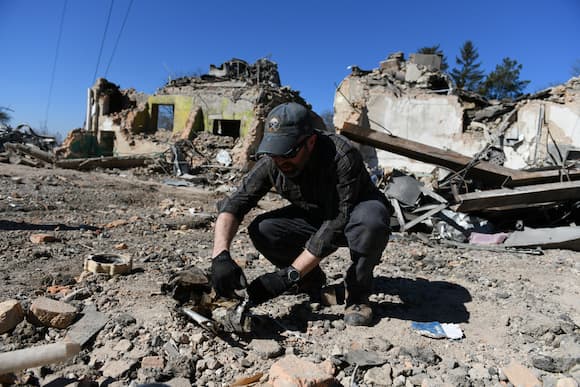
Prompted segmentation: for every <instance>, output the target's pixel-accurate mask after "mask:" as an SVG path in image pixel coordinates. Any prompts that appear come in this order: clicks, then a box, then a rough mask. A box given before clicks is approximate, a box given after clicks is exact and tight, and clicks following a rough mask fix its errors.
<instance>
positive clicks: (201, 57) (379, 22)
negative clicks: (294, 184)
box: [0, 0, 580, 134]
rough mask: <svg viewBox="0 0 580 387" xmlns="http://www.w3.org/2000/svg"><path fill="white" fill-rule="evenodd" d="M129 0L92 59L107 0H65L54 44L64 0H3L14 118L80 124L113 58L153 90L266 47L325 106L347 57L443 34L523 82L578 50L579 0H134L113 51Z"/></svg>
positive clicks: (540, 78) (373, 60)
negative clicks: (514, 66)
mask: <svg viewBox="0 0 580 387" xmlns="http://www.w3.org/2000/svg"><path fill="white" fill-rule="evenodd" d="M130 2H131V0H114V2H113V3H112V4H113V7H112V11H111V18H110V21H109V26H108V31H107V34H106V35H105V40H104V43H103V49H102V54H101V58H100V60H99V51H100V47H101V42H102V38H103V34H104V31H105V25H106V20H107V15H108V13H109V8H110V5H111V0H92V1H90V0H68V2H67V3H66V8H65V12H64V22H63V23H62V35H61V40H60V45H59V46H58V56H57V55H56V52H57V42H58V36H59V30H60V26H61V23H60V21H61V15H62V12H63V6H64V5H65V0H51V1H47V0H0V47H1V53H2V54H1V60H0V106H4V107H7V108H9V109H11V110H13V111H12V112H10V114H11V115H12V121H11V123H12V125H13V126H16V125H17V124H19V123H24V122H26V123H29V124H30V125H31V126H32V127H33V128H41V127H43V126H44V123H45V122H46V124H47V125H46V127H47V128H48V131H49V132H51V133H56V132H59V133H63V134H66V133H67V132H69V131H70V130H71V129H73V128H76V127H81V126H82V125H83V122H84V116H85V104H86V89H87V88H88V87H90V86H91V85H92V84H93V82H94V74H95V69H97V76H104V75H105V71H106V68H107V65H108V64H109V63H110V66H109V70H108V72H107V74H106V77H107V79H109V80H110V81H111V82H114V83H116V84H118V85H120V86H121V88H131V87H132V88H135V89H137V90H138V91H142V92H146V93H153V92H154V91H155V90H156V89H157V88H159V87H161V86H162V85H163V84H164V83H165V82H166V81H167V80H168V79H169V78H170V77H171V78H175V77H178V76H182V75H185V74H191V73H193V72H197V71H200V70H201V71H202V72H203V73H206V72H207V71H208V69H209V65H210V64H216V65H219V64H221V63H222V62H224V61H227V60H229V59H231V58H234V57H235V58H240V59H244V60H246V61H248V62H250V63H253V62H255V61H256V60H257V59H259V58H262V57H269V58H270V59H271V60H273V61H274V62H276V63H278V66H279V71H280V77H281V80H282V83H283V84H284V85H289V86H291V87H292V88H293V89H296V90H299V91H300V92H301V95H302V96H303V97H304V98H305V99H306V100H307V101H308V102H309V103H310V104H312V106H313V108H314V110H316V111H318V112H322V111H324V110H328V109H332V104H333V99H334V87H335V84H338V83H339V82H340V81H341V80H342V79H343V78H344V77H345V76H346V75H348V74H349V70H347V66H349V65H358V66H359V67H361V68H363V69H372V68H376V67H378V66H379V62H380V61H381V60H384V59H385V58H386V57H387V55H388V54H389V53H392V52H396V51H403V52H404V53H405V57H408V55H409V54H410V53H413V52H415V51H416V50H417V49H418V48H419V47H423V46H432V45H435V44H439V45H440V47H441V49H442V50H443V51H444V52H445V54H446V56H447V62H448V63H449V65H450V67H451V68H453V66H454V65H455V57H456V56H457V55H459V49H460V47H461V45H462V44H463V43H464V42H465V41H466V40H468V39H469V40H471V41H473V43H474V45H475V47H476V48H477V50H478V52H479V55H480V58H479V59H480V61H481V62H482V66H483V69H484V70H485V71H486V72H489V71H491V70H493V69H494V68H495V66H496V65H497V64H499V63H501V60H502V58H504V57H506V56H509V57H510V58H512V59H516V60H517V61H518V63H521V64H522V65H523V69H522V72H521V79H526V80H530V81H531V83H530V84H529V86H528V88H527V90H526V91H527V92H534V91H537V90H540V89H543V88H545V87H548V86H551V85H554V84H558V83H563V82H565V81H567V80H568V79H569V78H570V77H571V75H572V74H571V70H572V67H573V65H574V64H575V63H576V61H577V60H580V1H579V0H551V1H540V0H529V1H516V0H502V1H499V0H486V1H476V0H474V1H460V0H456V1H451V0H449V1H445V0H441V1H423V0H415V1H387V0H382V1H379V0H377V1H364V0H359V1H342V0H335V1H328V2H327V1H324V2H323V1H313V0H310V1H303V0H293V1H285V2H284V1H230V0H222V1H200V2H198V1H185V0H184V1H177V0H164V1H153V0H134V1H133V2H132V5H131V8H130V13H129V15H128V18H127V21H126V24H125V27H124V30H123V33H122V34H121V35H120V38H119V41H118V46H117V49H116V51H115V52H114V55H113V49H114V46H115V42H116V41H117V37H118V36H119V31H120V29H121V25H122V22H123V19H124V16H125V13H126V10H127V8H128V6H129V4H130ZM55 58H56V60H55ZM55 63H56V66H54V64H55ZM97 64H99V65H98V66H97ZM53 73H54V77H52V74H53ZM51 79H53V82H52V85H53V86H52V88H51V87H50V85H51ZM49 95H50V98H49ZM47 112H48V114H47Z"/></svg>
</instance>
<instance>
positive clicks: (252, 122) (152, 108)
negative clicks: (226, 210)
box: [65, 59, 306, 166]
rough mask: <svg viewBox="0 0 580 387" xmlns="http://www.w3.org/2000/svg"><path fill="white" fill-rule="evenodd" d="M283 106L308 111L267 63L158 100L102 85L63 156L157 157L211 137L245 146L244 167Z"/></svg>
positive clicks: (238, 155)
mask: <svg viewBox="0 0 580 387" xmlns="http://www.w3.org/2000/svg"><path fill="white" fill-rule="evenodd" d="M284 102H298V103H301V104H304V105H306V102H305V101H304V100H303V99H302V98H301V97H300V95H299V93H298V92H297V91H294V90H292V89H290V88H289V87H283V86H281V83H280V76H279V73H278V66H277V64H276V63H274V62H272V61H270V60H268V59H259V60H258V61H256V63H254V64H253V65H251V64H248V63H247V62H245V61H243V60H241V59H232V60H230V61H228V62H225V63H223V64H222V65H220V66H214V65H211V66H210V70H209V73H208V74H205V75H201V76H191V77H182V78H178V79H174V80H170V81H169V82H168V83H167V84H165V85H164V86H163V87H161V88H160V89H158V90H157V91H156V92H155V93H154V94H152V95H146V94H143V93H138V92H136V91H135V90H133V89H126V90H123V89H120V88H119V86H117V85H115V84H113V83H111V82H109V81H107V80H106V79H103V78H100V79H98V80H97V81H96V83H95V85H94V86H93V87H92V88H90V89H88V94H87V116H86V123H85V128H84V129H85V130H84V131H82V130H79V131H76V132H73V133H71V135H69V139H67V141H66V147H65V149H67V150H68V151H72V152H73V153H74V152H75V149H77V150H79V151H84V153H87V151H89V153H92V155H128V154H151V153H156V152H163V151H165V150H166V149H167V148H168V146H169V144H171V143H174V142H175V141H176V140H180V139H182V140H183V139H191V138H192V137H193V136H194V135H195V133H196V132H202V131H206V132H211V133H213V134H215V135H220V136H229V137H233V138H236V139H237V138H241V139H242V141H238V142H237V143H236V147H237V149H236V150H235V151H234V153H235V155H234V159H235V160H236V162H237V165H239V166H243V165H244V164H245V163H246V162H247V161H248V157H249V155H251V154H252V153H253V152H254V150H255V148H256V147H257V144H258V143H259V140H260V139H261V134H262V122H263V119H264V118H265V115H266V114H267V113H268V111H269V110H270V109H271V108H272V107H273V106H275V105H277V104H280V103H284ZM87 136H89V137H90V138H92V139H94V141H87ZM75 143H77V146H75V145H74V144H75ZM79 145H80V146H79ZM81 153H82V152H81ZM85 156H86V154H85ZM73 157H74V156H73ZM77 157H78V156H77Z"/></svg>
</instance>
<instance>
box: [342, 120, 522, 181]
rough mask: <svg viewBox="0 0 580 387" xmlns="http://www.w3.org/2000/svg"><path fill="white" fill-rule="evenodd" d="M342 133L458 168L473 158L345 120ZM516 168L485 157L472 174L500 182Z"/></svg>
mask: <svg viewBox="0 0 580 387" xmlns="http://www.w3.org/2000/svg"><path fill="white" fill-rule="evenodd" d="M340 134H342V135H344V136H345V137H347V138H350V139H351V140H354V141H357V142H360V143H363V144H368V145H371V146H374V147H376V148H379V149H382V150H386V151H388V152H392V153H396V154H398V155H401V156H406V157H409V158H411V159H413V160H417V161H422V162H425V163H429V164H435V165H440V166H442V167H445V168H448V169H451V170H452V171H456V172H457V171H460V170H461V169H463V168H464V167H465V166H466V165H467V164H469V163H470V162H471V161H472V159H471V157H467V156H464V155H462V154H460V153H457V152H453V151H447V150H444V149H440V148H436V147H434V146H430V145H425V144H421V143H419V142H416V141H412V140H408V139H405V138H402V137H396V136H392V135H389V134H387V133H384V132H378V131H376V130H371V129H366V128H362V127H360V126H357V125H354V124H351V123H350V122H345V123H344V125H343V127H342V130H341V131H340ZM513 172H514V170H512V169H509V168H504V167H500V166H497V165H494V164H491V163H488V162H485V161H481V162H479V163H477V164H476V165H475V166H474V167H472V170H471V171H470V173H469V174H470V175H473V176H475V177H478V178H481V179H485V180H488V181H491V182H493V183H496V184H501V183H503V182H504V181H506V180H508V181H509V180H510V179H511V177H512V175H513ZM516 172H517V171H516Z"/></svg>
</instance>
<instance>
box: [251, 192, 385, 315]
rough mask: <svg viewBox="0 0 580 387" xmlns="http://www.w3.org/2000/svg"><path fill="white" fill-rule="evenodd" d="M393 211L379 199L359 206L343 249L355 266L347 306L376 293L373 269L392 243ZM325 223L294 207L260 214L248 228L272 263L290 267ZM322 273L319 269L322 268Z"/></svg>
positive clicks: (348, 284)
mask: <svg viewBox="0 0 580 387" xmlns="http://www.w3.org/2000/svg"><path fill="white" fill-rule="evenodd" d="M389 217H390V214H389V210H388V208H387V207H386V206H385V205H384V204H383V202H381V201H379V200H367V201H364V202H361V203H359V204H357V205H356V206H355V207H354V208H353V210H352V213H351V216H350V219H349V220H348V222H347V224H346V226H345V228H344V234H343V236H342V240H341V241H339V242H338V245H340V246H348V247H349V249H350V258H351V260H352V264H351V265H350V267H349V269H348V270H347V273H346V278H345V281H346V288H347V292H348V299H347V304H353V303H360V302H365V301H366V300H367V299H368V296H369V295H370V294H371V292H372V279H373V268H374V267H375V266H376V265H377V264H378V263H379V261H380V259H381V255H382V253H383V250H384V249H385V247H386V246H387V242H388V240H389ZM321 223H322V222H321V220H318V219H312V217H310V216H309V214H308V213H307V212H306V211H304V210H302V209H300V208H298V207H296V206H293V205H290V206H287V207H283V208H280V209H278V210H274V211H271V212H267V213H265V214H262V215H259V216H257V217H256V219H254V221H252V223H251V224H250V226H249V227H248V232H249V234H250V238H251V239H252V242H253V243H254V246H255V247H256V249H258V250H259V251H260V252H261V253H262V254H263V255H264V256H265V257H266V258H267V259H268V260H269V261H270V262H272V263H273V264H274V265H276V266H277V267H280V268H281V267H286V266H288V265H290V264H292V262H293V261H294V260H295V259H296V258H297V257H298V255H300V253H302V251H303V250H304V246H305V244H306V242H307V241H308V239H310V237H311V236H312V234H314V233H315V232H316V231H317V230H318V228H319V227H320V225H321ZM318 270H319V269H318Z"/></svg>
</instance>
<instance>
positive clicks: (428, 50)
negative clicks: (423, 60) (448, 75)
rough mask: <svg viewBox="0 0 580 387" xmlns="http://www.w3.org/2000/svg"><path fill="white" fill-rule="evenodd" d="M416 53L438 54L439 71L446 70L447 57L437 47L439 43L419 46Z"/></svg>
mask: <svg viewBox="0 0 580 387" xmlns="http://www.w3.org/2000/svg"><path fill="white" fill-rule="evenodd" d="M417 53H418V54H430V55H439V56H440V57H441V71H446V70H447V69H448V68H449V65H448V64H447V57H446V56H445V54H443V50H441V49H440V48H439V45H438V44H436V45H434V46H426V47H421V48H420V49H418V50H417Z"/></svg>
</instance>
